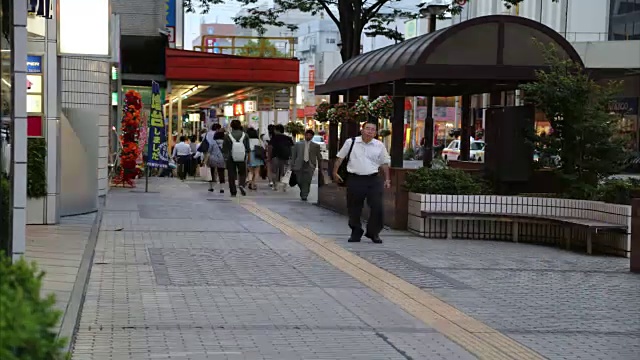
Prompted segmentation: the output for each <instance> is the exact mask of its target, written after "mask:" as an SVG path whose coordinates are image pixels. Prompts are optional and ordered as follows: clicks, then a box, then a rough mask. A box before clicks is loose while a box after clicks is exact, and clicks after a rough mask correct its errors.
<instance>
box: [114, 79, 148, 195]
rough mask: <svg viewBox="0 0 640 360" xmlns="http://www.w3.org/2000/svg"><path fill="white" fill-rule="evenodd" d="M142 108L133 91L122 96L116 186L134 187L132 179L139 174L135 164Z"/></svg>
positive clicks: (138, 95) (138, 153)
mask: <svg viewBox="0 0 640 360" xmlns="http://www.w3.org/2000/svg"><path fill="white" fill-rule="evenodd" d="M141 108H142V98H141V97H140V94H139V93H138V92H137V91H135V90H129V91H127V93H126V94H125V95H124V109H123V111H122V122H121V131H122V135H120V140H121V141H122V151H121V153H120V174H119V176H117V177H116V178H115V179H114V183H116V184H122V185H124V184H128V185H130V186H132V187H135V183H134V179H135V178H136V177H138V175H139V174H140V169H138V168H137V166H136V162H137V159H138V156H139V155H140V148H139V147H138V137H139V135H140V109H141Z"/></svg>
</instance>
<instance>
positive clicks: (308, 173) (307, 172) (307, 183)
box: [295, 162, 315, 199]
mask: <svg viewBox="0 0 640 360" xmlns="http://www.w3.org/2000/svg"><path fill="white" fill-rule="evenodd" d="M314 172H315V168H313V167H311V165H309V162H306V163H303V164H302V168H301V169H300V170H298V171H296V172H295V173H296V180H298V187H299V188H300V198H302V199H306V198H307V197H308V196H309V191H310V190H311V181H312V180H313V173H314Z"/></svg>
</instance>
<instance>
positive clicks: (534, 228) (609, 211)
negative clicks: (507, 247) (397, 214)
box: [408, 193, 631, 256]
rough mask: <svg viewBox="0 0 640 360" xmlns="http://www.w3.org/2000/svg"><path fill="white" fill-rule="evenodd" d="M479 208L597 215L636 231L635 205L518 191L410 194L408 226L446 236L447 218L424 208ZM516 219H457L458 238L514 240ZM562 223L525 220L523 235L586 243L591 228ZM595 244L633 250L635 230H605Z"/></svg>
mask: <svg viewBox="0 0 640 360" xmlns="http://www.w3.org/2000/svg"><path fill="white" fill-rule="evenodd" d="M423 211H425V212H434V213H453V212H461V213H478V214H482V213H484V214H513V215H534V216H540V217H555V218H559V217H571V218H581V219H588V220H596V221H602V222H607V223H612V224H616V225H623V226H626V227H627V229H628V231H627V232H628V233H630V232H631V207H630V206H628V205H616V204H607V203H603V202H597V201H585V200H568V199H553V198H527V197H518V196H464V195H425V194H414V193H412V194H409V205H408V212H409V219H408V228H409V231H411V232H413V233H416V234H418V235H421V236H424V237H427V238H446V237H447V226H448V224H447V221H446V220H442V219H431V218H423V217H422V212H423ZM512 226H513V225H512V224H511V223H505V222H500V221H494V220H456V221H454V223H453V227H454V229H453V234H454V238H463V239H478V240H511V239H512V238H513V227H512ZM567 231H568V229H567V228H566V227H563V226H561V225H557V224H551V223H549V224H545V223H531V224H525V223H521V224H520V226H519V229H518V234H519V241H521V242H528V243H542V244H555V245H559V244H562V245H566V244H567V242H566V239H567V237H569V238H570V242H569V243H570V245H571V247H581V248H582V247H586V232H585V231H578V230H575V231H572V232H570V233H567ZM593 241H594V247H599V248H600V249H599V251H601V252H605V253H609V254H613V255H622V256H628V254H629V253H628V251H629V250H630V236H629V235H620V234H610V233H602V234H598V235H597V236H595V237H594V239H593Z"/></svg>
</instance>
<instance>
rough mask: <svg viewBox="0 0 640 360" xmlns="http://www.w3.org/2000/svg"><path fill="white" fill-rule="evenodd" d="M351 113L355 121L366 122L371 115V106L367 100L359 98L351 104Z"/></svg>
mask: <svg viewBox="0 0 640 360" xmlns="http://www.w3.org/2000/svg"><path fill="white" fill-rule="evenodd" d="M351 111H352V112H353V115H354V118H355V120H356V121H358V122H363V121H367V118H368V117H369V115H370V114H371V104H370V103H369V100H367V99H365V98H360V99H358V101H356V103H355V104H353V108H352V109H351Z"/></svg>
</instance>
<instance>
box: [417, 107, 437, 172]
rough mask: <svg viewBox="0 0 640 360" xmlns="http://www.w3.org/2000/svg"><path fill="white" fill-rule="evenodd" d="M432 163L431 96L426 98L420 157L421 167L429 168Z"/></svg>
mask: <svg viewBox="0 0 640 360" xmlns="http://www.w3.org/2000/svg"><path fill="white" fill-rule="evenodd" d="M414 116H415V115H414ZM432 162H433V96H427V116H426V118H425V119H424V155H422V166H424V167H428V168H430V167H431V163H432Z"/></svg>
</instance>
